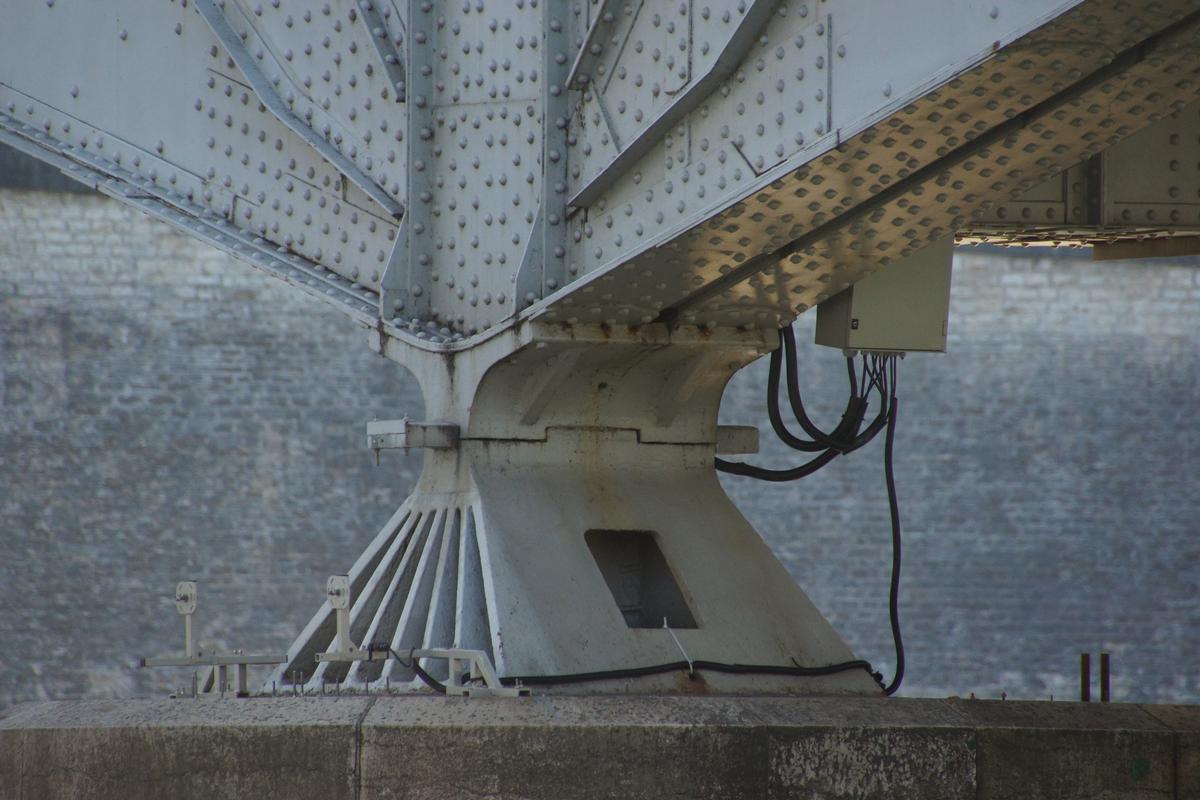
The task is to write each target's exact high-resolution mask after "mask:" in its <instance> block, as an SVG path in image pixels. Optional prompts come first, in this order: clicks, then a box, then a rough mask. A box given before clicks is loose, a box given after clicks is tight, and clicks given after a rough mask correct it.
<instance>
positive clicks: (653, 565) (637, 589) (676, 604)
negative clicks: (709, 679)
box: [584, 530, 698, 628]
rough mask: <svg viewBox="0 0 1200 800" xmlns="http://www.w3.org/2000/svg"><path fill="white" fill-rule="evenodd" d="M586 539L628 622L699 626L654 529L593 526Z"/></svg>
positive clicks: (643, 625) (635, 625)
mask: <svg viewBox="0 0 1200 800" xmlns="http://www.w3.org/2000/svg"><path fill="white" fill-rule="evenodd" d="M584 539H585V541H586V542H587V546H588V549H589V550H591V551H592V558H594V559H596V566H597V567H599V568H600V574H601V575H603V576H604V582H605V583H607V584H608V590H609V591H610V592H612V596H613V600H615V601H616V603H617V608H619V609H620V610H621V614H622V615H623V616H624V617H625V624H626V625H628V626H629V627H631V628H661V627H662V625H663V620H664V619H665V620H666V622H667V625H669V626H670V627H672V628H695V627H698V626H697V625H696V618H695V616H694V615H693V614H692V610H691V609H690V608H688V604H687V601H686V600H685V599H684V597H683V592H682V591H680V589H679V584H678V583H676V581H675V576H674V575H672V574H671V568H670V567H669V566H668V565H667V560H666V559H665V558H663V554H662V550H660V549H659V547H658V542H657V541H655V535H654V532H653V531H606V530H590V531H588V532H587V533H585V534H584Z"/></svg>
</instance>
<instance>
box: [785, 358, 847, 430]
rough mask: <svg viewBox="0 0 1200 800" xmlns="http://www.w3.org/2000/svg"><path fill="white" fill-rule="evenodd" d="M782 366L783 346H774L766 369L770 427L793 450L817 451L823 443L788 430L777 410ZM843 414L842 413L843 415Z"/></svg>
mask: <svg viewBox="0 0 1200 800" xmlns="http://www.w3.org/2000/svg"><path fill="white" fill-rule="evenodd" d="M782 366H783V347H782V346H780V347H776V348H775V350H774V351H772V353H771V361H770V367H769V369H768V371H767V417H768V418H769V419H770V420H771V428H772V429H774V431H775V435H776V436H778V437H779V440H780V441H781V442H783V443H784V444H786V445H787V446H788V447H790V448H792V449H793V450H800V451H803V452H807V453H819V452H821V451H822V450H824V449H825V445H823V444H818V443H817V442H810V441H807V440H805V439H801V438H800V437H799V436H796V435H794V434H793V433H792V432H791V431H790V430H788V428H787V425H786V424H785V423H784V421H783V415H782V414H780V412H779V374H780V372H781V368H782ZM843 416H844V415H843Z"/></svg>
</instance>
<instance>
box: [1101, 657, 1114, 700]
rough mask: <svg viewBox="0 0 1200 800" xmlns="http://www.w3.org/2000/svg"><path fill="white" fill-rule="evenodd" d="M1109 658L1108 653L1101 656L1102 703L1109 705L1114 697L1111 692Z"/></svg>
mask: <svg viewBox="0 0 1200 800" xmlns="http://www.w3.org/2000/svg"><path fill="white" fill-rule="evenodd" d="M1109 677H1110V672H1109V658H1108V653H1101V654H1100V702H1101V703H1107V702H1108V701H1109V698H1110V697H1111V696H1112V695H1111V693H1110V692H1109Z"/></svg>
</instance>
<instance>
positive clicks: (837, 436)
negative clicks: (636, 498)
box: [565, 325, 905, 695]
mask: <svg viewBox="0 0 1200 800" xmlns="http://www.w3.org/2000/svg"><path fill="white" fill-rule="evenodd" d="M779 336H780V339H781V343H780V346H779V347H778V348H777V349H776V350H775V352H773V353H772V354H771V371H770V373H769V374H768V386H767V389H768V395H767V408H768V412H769V415H770V417H771V426H772V427H773V428H774V429H775V432H776V434H777V435H778V436H779V437H780V439H782V440H783V441H784V442H785V444H788V445H789V446H790V447H793V448H795V449H798V450H806V451H809V452H813V451H815V450H816V449H817V448H819V447H821V446H824V447H825V449H824V451H823V452H822V453H821V454H820V455H819V456H817V457H816V458H814V459H812V460H810V461H808V462H807V463H805V464H801V465H800V466H798V467H792V468H790V469H767V468H765V467H758V466H755V465H753V464H746V463H743V462H736V461H726V460H724V459H721V458H716V459H714V462H715V465H716V468H717V469H718V470H719V471H721V472H726V473H729V474H732V475H741V476H744V477H750V478H756V479H758V480H765V481H772V482H784V481H792V480H797V479H799V478H803V477H806V476H808V475H811V474H812V473H814V472H816V471H817V470H819V469H820V468H821V467H823V466H825V465H826V464H828V463H829V462H830V461H832V460H834V459H835V458H837V456H839V455H843V454H846V453H850V452H853V451H855V450H857V449H859V448H861V447H863V446H864V445H866V444H867V443H868V442H870V441H871V440H872V439H874V438H875V436H876V435H878V433H879V432H880V430H884V429H886V434H885V436H884V446H883V470H884V480H885V483H886V485H887V497H888V512H889V515H890V517H891V528H892V571H891V579H890V582H889V588H888V619H889V622H890V624H891V629H892V643H893V645H894V647H895V653H896V669H895V673H894V674H893V676H892V680H891V682H890V683H887V684H886V685H885V684H884V682H883V676H882V675H880V674H879V673H877V672H872V673H871V674H872V676H873V677H874V678H875V680H876V681H877V682H878V683H879V685H880V687H881V688H883V690H884V693H885V694H888V695H892V694H895V693H896V691H898V690H899V688H900V684H901V683H902V682H903V681H904V666H905V661H904V639H903V635H902V632H901V630H900V568H901V561H902V547H901V538H902V537H901V526H900V504H899V501H898V499H897V495H896V475H895V469H894V466H893V453H894V450H895V438H896V417H897V414H898V406H899V403H898V401H897V399H896V386H897V383H898V380H897V372H898V370H897V361H898V360H899V357H898V356H897V355H878V354H871V355H866V354H864V355H863V357H862V359H863V361H862V377H861V382H860V381H858V380H856V375H855V368H854V360H853V359H852V358H847V359H846V370H847V373H848V375H849V380H850V398H849V400H848V401H847V405H846V412H845V413H844V414H843V417H842V421H841V423H839V425H838V428H837V429H836V430H834V431H833V432H832V433H826V432H824V431H822V430H821V429H819V428H817V426H816V425H815V424H814V423H813V422H812V420H811V419H809V418H808V415H807V413H806V412H805V409H804V402H803V400H802V398H801V396H800V383H799V378H798V372H799V367H798V364H797V354H796V337H795V332H794V331H793V330H792V328H791V326H790V325H789V326H785V327H783V328H781V329H780V331H779ZM781 351H782V352H781ZM785 358H786V359H787V362H786V365H785V369H786V374H787V391H788V400H789V404H790V405H791V407H792V412H793V414H794V416H795V417H796V421H797V422H799V423H800V427H802V428H803V429H804V432H805V433H807V434H808V435H809V436H811V437H812V439H813V441H811V442H806V441H805V440H803V439H800V438H799V437H796V436H794V435H792V433H791V432H790V431H788V430H787V427H786V425H785V424H784V422H783V419H782V416H781V414H780V413H779V373H780V366H781V362H783V359H785ZM860 385H861V386H862V395H861V396H860V395H859V394H858V391H859V386H860ZM872 392H876V393H877V394H878V395H879V411H878V413H877V414H876V415H875V419H874V420H872V422H871V424H870V425H868V426H867V428H866V429H865V430H863V431H862V432H861V433H859V429H860V427H861V425H862V420H863V417H864V416H865V414H866V408H867V398H868V397H869V396H870V394H871V393H872ZM851 413H853V415H854V416H853V417H851V416H850V414H851ZM703 663H709V662H693V665H694V666H696V667H697V668H699V666H700V665H701V664H703ZM847 663H848V664H856V665H859V666H861V665H866V666H865V668H866V669H867V671H868V672H870V671H871V670H870V666H869V665H867V662H865V661H863V662H847ZM679 664H682V665H683V666H682V667H680V666H679V665H678V664H670V665H661V666H660V667H642V668H639V670H637V671H635V672H636V674H653V673H655V672H661V671H668V670H674V669H680V668H688V664H687V662H679ZM725 666H729V667H734V666H737V665H725ZM835 666H838V665H835ZM797 667H798V668H799V666H798V665H797ZM709 668H710V669H712V668H713V667H711V666H710V667H709ZM851 668H854V667H851ZM801 669H803V668H801ZM632 676H633V675H631V677H632ZM570 677H571V676H565V678H570ZM614 677H615V676H614ZM581 679H584V678H581Z"/></svg>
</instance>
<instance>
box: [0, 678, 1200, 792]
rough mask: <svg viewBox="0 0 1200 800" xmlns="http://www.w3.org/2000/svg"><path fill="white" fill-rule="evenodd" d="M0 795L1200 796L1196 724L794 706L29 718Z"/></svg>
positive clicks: (57, 711)
mask: <svg viewBox="0 0 1200 800" xmlns="http://www.w3.org/2000/svg"><path fill="white" fill-rule="evenodd" d="M0 797H3V798H19V799H20V800H32V799H33V798H46V797H72V798H105V799H106V800H107V799H108V798H173V799H174V800H181V799H182V798H192V797H195V798H223V797H255V798H321V799H322V800H331V799H333V798H437V799H438V800H445V799H446V798H456V797H487V798H526V799H528V800H534V799H538V800H540V799H541V798H546V799H547V800H549V799H550V798H554V799H555V800H558V799H560V798H663V797H678V798H720V799H721V800H733V799H734V798H784V797H797V798H885V797H886V798H922V799H925V798H988V799H989V800H991V799H993V798H994V799H997V800H999V799H1003V800H1009V799H1011V800H1017V799H1018V798H1019V799H1020V800H1036V798H1079V800H1083V798H1089V799H1091V798H1105V800H1115V799H1116V798H1180V799H1182V798H1200V707H1193V706H1188V707H1184V706H1138V705H1124V704H1099V703H1094V704H1081V703H1059V702H1055V703H1049V702H1037V703H1031V702H1011V701H1009V702H1001V701H978V700H901V699H882V698H880V699H843V698H796V697H778V698H775V697H755V698H746V697H637V698H631V697H611V696H609V697H532V698H526V699H520V700H503V699H462V698H445V697H411V696H410V697H400V696H379V697H362V696H345V695H343V696H341V697H279V698H251V699H244V700H234V699H225V700H207V699H202V700H192V699H180V700H125V701H85V702H50V703H31V704H26V705H22V706H18V707H16V708H14V709H11V710H10V711H9V712H7V714H6V715H5V716H3V717H2V718H0Z"/></svg>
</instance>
